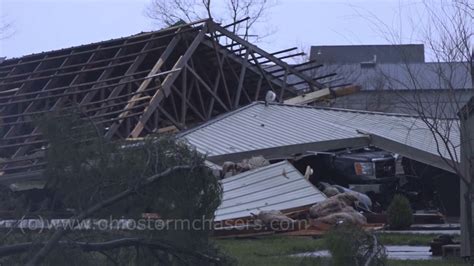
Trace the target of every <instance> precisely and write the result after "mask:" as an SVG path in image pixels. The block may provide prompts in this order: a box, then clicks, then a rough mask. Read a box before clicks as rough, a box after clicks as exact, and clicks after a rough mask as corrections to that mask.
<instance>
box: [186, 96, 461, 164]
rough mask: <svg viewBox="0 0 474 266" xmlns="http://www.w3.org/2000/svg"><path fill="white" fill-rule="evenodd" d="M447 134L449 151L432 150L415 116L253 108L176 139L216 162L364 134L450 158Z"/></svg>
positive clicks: (454, 136) (455, 142)
mask: <svg viewBox="0 0 474 266" xmlns="http://www.w3.org/2000/svg"><path fill="white" fill-rule="evenodd" d="M454 123H457V122H456V121H455V122H454ZM440 129H441V130H442V128H441V127H440ZM446 130H449V137H450V142H451V143H452V149H451V150H448V149H446V148H445V147H444V146H443V145H437V142H438V143H439V142H440V138H435V137H434V136H433V134H432V132H431V131H430V130H429V129H428V127H427V125H426V123H425V122H423V120H422V119H420V118H418V117H414V116H407V115H399V114H386V113H378V112H366V111H354V110H345V109H334V108H318V107H308V106H294V105H283V104H269V105H268V106H266V105H265V104H264V103H261V102H256V103H253V104H251V105H248V106H246V107H242V108H240V109H238V110H236V111H234V112H230V113H228V114H226V115H223V116H221V117H219V118H216V119H215V120H212V121H210V122H208V123H206V124H204V125H202V126H200V127H197V128H195V129H192V130H190V131H187V132H184V133H182V134H181V135H180V136H181V137H182V138H184V139H186V140H187V141H188V142H189V143H190V144H191V145H193V146H194V147H196V149H197V150H198V151H199V152H202V153H204V154H207V155H208V156H218V155H224V154H231V153H237V152H245V151H252V150H259V149H265V148H274V147H279V146H286V145H292V144H301V143H310V142H319V141H328V140H338V139H347V138H354V137H360V136H361V135H362V134H361V132H364V133H369V134H373V135H377V136H381V137H384V138H386V139H390V140H393V141H395V142H398V143H401V144H404V145H408V146H410V147H413V148H416V149H419V150H421V151H425V152H428V153H430V154H433V155H436V156H439V154H440V153H441V154H442V155H443V156H444V157H446V158H449V156H448V152H449V151H451V152H453V151H454V153H455V154H458V152H459V150H458V149H459V143H460V134H459V127H458V126H456V125H455V124H454V125H453V126H452V127H450V128H449V129H446ZM438 147H439V148H440V150H439V151H438Z"/></svg>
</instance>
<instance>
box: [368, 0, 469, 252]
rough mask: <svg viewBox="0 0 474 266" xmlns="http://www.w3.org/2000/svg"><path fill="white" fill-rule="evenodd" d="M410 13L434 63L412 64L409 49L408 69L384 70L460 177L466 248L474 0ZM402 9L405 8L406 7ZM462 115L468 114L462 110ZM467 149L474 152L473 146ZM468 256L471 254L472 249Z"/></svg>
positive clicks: (377, 25)
mask: <svg viewBox="0 0 474 266" xmlns="http://www.w3.org/2000/svg"><path fill="white" fill-rule="evenodd" d="M418 7H419V8H413V7H412V9H413V10H414V11H413V12H410V16H409V19H410V21H411V30H412V32H411V34H410V35H411V36H418V38H416V39H414V38H413V37H410V38H409V40H410V41H413V40H416V41H417V42H421V43H424V44H425V48H426V49H427V55H428V58H429V59H430V60H431V61H432V62H431V63H424V64H413V63H409V60H408V59H409V55H407V54H403V52H402V51H400V52H401V56H402V57H404V59H405V60H403V63H402V64H401V66H402V68H401V69H402V70H401V71H399V73H398V74H397V75H393V72H392V73H390V72H389V71H387V70H386V69H378V71H379V73H380V75H381V76H382V77H384V78H385V79H386V81H387V88H388V89H393V92H395V95H396V97H397V98H396V99H397V101H398V102H399V103H400V104H401V105H403V106H404V107H405V108H407V109H409V112H411V113H414V114H416V115H417V116H419V117H420V118H421V120H422V121H423V123H424V124H425V125H426V127H427V128H428V129H429V130H430V133H431V135H432V137H433V138H434V139H435V141H436V150H437V152H438V154H439V156H440V157H441V158H442V160H443V161H444V163H445V164H446V165H447V167H448V168H449V169H450V170H451V172H454V173H455V174H456V175H458V176H459V178H460V182H461V185H462V188H464V189H461V195H460V196H461V202H464V203H463V204H461V208H462V210H461V214H462V217H461V219H463V218H465V220H464V221H465V223H466V224H467V226H466V227H465V228H463V230H467V232H463V236H467V237H470V239H469V238H463V239H462V241H463V242H464V245H465V247H468V248H470V249H471V252H470V254H471V255H474V254H473V253H472V250H473V248H474V241H473V238H474V237H473V228H472V226H473V225H472V220H473V219H472V218H473V216H472V215H473V213H472V208H471V205H472V197H471V194H472V185H471V178H472V177H471V176H469V174H468V173H466V172H465V171H463V169H461V166H460V162H461V161H466V162H468V163H469V164H471V165H470V166H469V168H471V169H472V168H473V167H474V165H472V160H469V158H462V155H461V152H460V149H461V147H460V146H462V147H463V148H465V149H471V147H472V145H471V144H472V142H473V141H474V139H473V138H474V136H467V137H466V138H465V139H464V140H463V143H461V142H460V140H459V133H460V132H462V131H463V128H462V124H461V122H460V120H459V119H456V117H457V115H458V112H459V110H461V109H462V107H463V106H464V105H465V104H466V102H467V101H468V100H469V97H472V96H473V95H474V93H473V87H474V86H473V83H474V71H473V66H474V55H473V40H474V31H473V30H474V26H473V25H474V24H473V14H474V2H472V0H455V1H452V2H451V1H444V0H439V1H436V2H435V1H424V2H422V3H421V4H420V6H418ZM400 12H401V11H400ZM359 15H361V16H363V17H365V18H367V19H368V20H369V22H370V24H371V25H372V26H374V29H375V30H376V31H378V32H379V33H380V34H381V35H382V36H383V37H385V38H386V40H387V41H388V42H389V43H392V44H400V43H402V42H404V41H406V38H404V37H405V36H403V35H402V33H401V30H400V29H395V28H393V27H391V26H389V25H387V24H385V23H384V22H383V20H382V19H380V18H378V17H377V16H376V15H375V14H372V13H370V12H365V14H362V13H359ZM461 115H462V114H461ZM414 130H416V129H414ZM464 154H472V151H469V152H467V153H464ZM461 253H462V255H464V256H468V255H469V251H468V250H467V249H464V250H462V252H461Z"/></svg>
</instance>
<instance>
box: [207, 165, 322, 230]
mask: <svg viewBox="0 0 474 266" xmlns="http://www.w3.org/2000/svg"><path fill="white" fill-rule="evenodd" d="M222 187H223V199H222V203H221V205H220V206H219V208H217V210H216V212H215V215H216V216H215V221H222V220H228V219H237V218H242V217H247V216H250V215H251V213H255V214H257V213H259V212H260V211H262V210H287V209H292V208H297V207H301V206H306V205H311V204H315V203H317V202H321V201H323V200H325V199H326V196H325V195H324V194H323V193H321V191H319V190H318V189H317V188H316V187H314V186H313V185H312V184H311V183H310V182H309V181H308V180H306V179H305V178H304V177H303V176H302V175H301V173H299V172H298V170H296V169H295V168H294V167H293V166H292V165H291V164H290V163H289V162H288V161H282V162H279V163H276V164H272V165H269V166H266V167H262V168H258V169H255V170H251V171H247V172H244V173H241V174H238V175H235V176H233V177H230V178H226V179H224V180H222Z"/></svg>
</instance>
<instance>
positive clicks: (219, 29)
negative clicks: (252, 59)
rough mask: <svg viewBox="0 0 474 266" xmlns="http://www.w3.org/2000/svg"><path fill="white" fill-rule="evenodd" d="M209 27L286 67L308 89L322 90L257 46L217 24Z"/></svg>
mask: <svg viewBox="0 0 474 266" xmlns="http://www.w3.org/2000/svg"><path fill="white" fill-rule="evenodd" d="M209 23H210V25H212V28H213V29H215V30H217V31H219V32H220V33H222V34H224V35H225V36H227V37H228V38H230V39H232V40H234V41H236V42H239V43H241V44H242V45H245V46H246V47H247V48H249V49H251V50H252V51H255V52H257V53H259V54H260V55H263V56H265V57H266V58H268V59H269V60H271V61H272V62H273V63H275V64H277V65H279V66H281V67H283V68H287V67H288V70H289V71H290V72H291V73H292V74H294V75H295V76H297V77H299V78H301V79H302V80H305V81H306V82H308V84H309V85H310V87H311V88H312V89H320V88H323V86H322V85H321V84H319V83H318V82H315V81H313V80H311V78H309V77H308V76H306V75H304V74H303V73H301V72H299V71H297V70H295V69H293V68H292V67H290V66H289V65H288V64H287V63H285V62H283V61H281V60H279V59H278V58H277V57H275V56H274V55H271V54H269V53H267V52H265V51H264V50H262V49H260V48H258V47H257V46H255V45H253V44H251V43H249V42H247V41H245V40H244V39H242V38H240V37H238V36H236V35H234V34H233V33H232V32H230V31H228V30H227V29H225V28H222V27H221V26H219V25H218V24H216V23H214V22H212V21H210V22H209Z"/></svg>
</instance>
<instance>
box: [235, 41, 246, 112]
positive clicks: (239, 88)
mask: <svg viewBox="0 0 474 266" xmlns="http://www.w3.org/2000/svg"><path fill="white" fill-rule="evenodd" d="M249 53H250V49H247V51H246V52H245V56H244V61H243V62H242V67H241V69H240V77H239V84H238V86H237V92H236V94H235V98H234V99H235V100H234V108H237V107H238V106H239V102H240V95H241V94H242V88H243V85H244V78H245V72H246V71H247V66H248V64H249V62H248V61H247V60H248V58H249Z"/></svg>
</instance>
